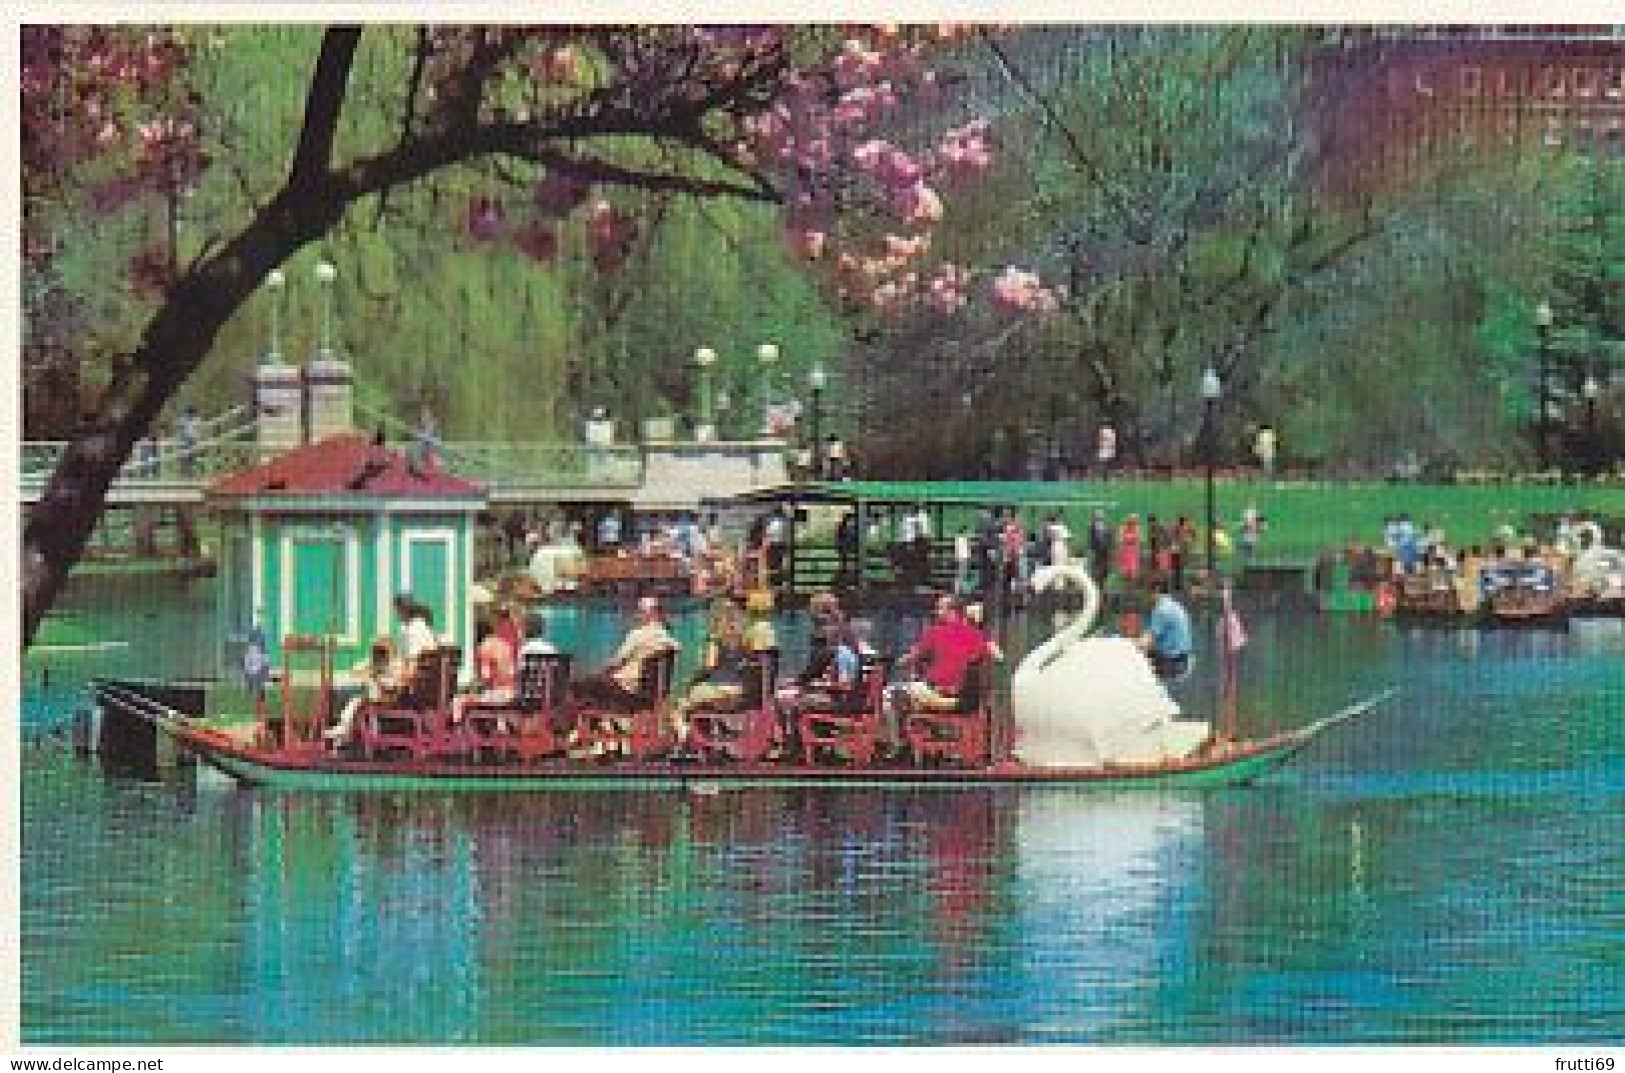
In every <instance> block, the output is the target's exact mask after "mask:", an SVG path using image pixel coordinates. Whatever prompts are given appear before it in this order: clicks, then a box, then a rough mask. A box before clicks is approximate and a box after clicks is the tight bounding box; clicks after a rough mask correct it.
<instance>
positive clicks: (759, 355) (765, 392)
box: [756, 343, 779, 435]
mask: <svg viewBox="0 0 1625 1073" xmlns="http://www.w3.org/2000/svg"><path fill="white" fill-rule="evenodd" d="M756 360H757V361H759V362H761V363H762V433H763V435H766V434H767V433H769V432H771V431H772V430H773V423H772V420H771V416H772V415H771V413H770V411H771V409H772V407H773V366H775V365H777V364H778V361H779V348H778V346H777V345H776V344H774V343H763V344H762V345H761V346H759V347H757V348H756Z"/></svg>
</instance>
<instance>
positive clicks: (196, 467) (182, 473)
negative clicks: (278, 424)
mask: <svg viewBox="0 0 1625 1073" xmlns="http://www.w3.org/2000/svg"><path fill="white" fill-rule="evenodd" d="M154 448H155V449H154V450H152V451H150V452H147V451H144V450H143V449H142V448H141V447H139V446H138V447H137V449H136V453H135V454H133V455H132V456H131V457H130V460H129V461H128V462H126V463H124V466H123V467H122V468H121V469H120V470H119V474H118V478H117V479H118V481H119V482H120V483H128V484H141V483H174V482H176V481H199V482H201V481H206V480H209V479H211V478H214V477H217V476H219V475H220V474H222V473H229V472H231V471H232V470H237V469H242V468H244V467H245V466H252V465H256V464H257V463H259V462H261V461H262V460H264V459H265V458H267V457H269V456H270V455H271V454H274V453H275V452H274V451H268V450H267V449H265V448H263V447H261V446H260V445H259V444H257V443H254V442H251V441H244V440H217V441H215V442H213V443H204V444H198V445H196V446H194V447H192V448H191V449H190V450H186V449H184V448H183V446H182V444H181V443H180V442H179V441H177V440H172V439H165V440H157V441H155V443H154ZM67 449H68V441H66V440H29V441H26V442H24V443H23V444H22V459H21V466H20V470H21V473H20V476H21V479H22V483H23V484H24V485H25V486H26V485H35V484H39V485H43V484H44V483H45V482H46V480H48V479H49V478H50V476H51V473H52V472H53V471H54V470H55V469H56V467H57V464H58V463H59V462H61V461H62V455H63V453H64V452H66V451H67Z"/></svg>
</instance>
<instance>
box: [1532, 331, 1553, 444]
mask: <svg viewBox="0 0 1625 1073" xmlns="http://www.w3.org/2000/svg"><path fill="white" fill-rule="evenodd" d="M1551 337H1552V305H1551V303H1550V302H1548V301H1546V300H1545V299H1542V300H1541V301H1540V302H1538V303H1536V305H1535V346H1536V357H1537V359H1538V362H1539V366H1538V368H1537V370H1536V374H1535V375H1536V377H1537V383H1536V388H1535V395H1536V399H1535V403H1536V406H1537V407H1538V410H1537V411H1536V414H1535V456H1536V458H1537V459H1538V460H1539V462H1540V471H1541V472H1542V473H1545V472H1546V471H1547V470H1549V469H1550V468H1551V465H1552V449H1551V408H1552V343H1551Z"/></svg>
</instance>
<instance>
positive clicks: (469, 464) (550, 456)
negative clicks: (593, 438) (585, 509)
mask: <svg viewBox="0 0 1625 1073" xmlns="http://www.w3.org/2000/svg"><path fill="white" fill-rule="evenodd" d="M401 446H402V447H403V448H404V449H406V450H411V444H409V443H406V444H402V445H401ZM441 451H442V454H443V455H444V465H445V468H446V469H447V470H449V471H450V472H452V473H455V474H456V475H457V476H459V477H465V478H467V479H468V480H471V481H479V482H481V483H482V484H499V485H504V486H509V487H522V488H604V487H611V488H636V487H638V486H639V485H641V484H642V483H643V452H642V451H641V450H640V449H639V448H637V447H636V446H633V445H630V444H621V445H614V446H603V447H599V446H591V445H588V444H584V443H499V442H487V443H481V442H469V441H458V442H452V443H443V444H441Z"/></svg>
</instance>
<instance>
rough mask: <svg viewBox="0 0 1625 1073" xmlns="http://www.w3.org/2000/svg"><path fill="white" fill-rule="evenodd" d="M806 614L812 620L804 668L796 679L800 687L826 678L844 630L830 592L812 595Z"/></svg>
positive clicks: (839, 606)
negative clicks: (836, 644)
mask: <svg viewBox="0 0 1625 1073" xmlns="http://www.w3.org/2000/svg"><path fill="white" fill-rule="evenodd" d="M807 614H808V616H809V617H810V618H811V619H812V632H811V635H810V637H811V640H810V643H809V645H808V648H807V663H806V666H804V667H802V669H801V673H799V674H797V675H796V677H795V683H796V684H797V685H799V686H807V685H810V684H812V683H813V682H816V681H819V680H821V679H823V678H824V677H826V676H827V675H828V674H829V670H830V661H831V660H832V659H834V657H835V643H836V640H837V639H838V638H839V637H840V636H841V635H842V634H843V633H844V632H845V630H846V616H845V615H844V614H842V613H841V605H840V602H839V601H838V600H837V599H836V598H835V594H834V593H832V592H815V593H813V595H812V596H811V597H810V598H809V599H808V601H807Z"/></svg>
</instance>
